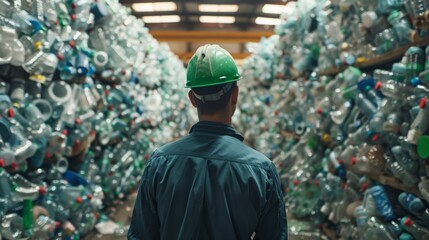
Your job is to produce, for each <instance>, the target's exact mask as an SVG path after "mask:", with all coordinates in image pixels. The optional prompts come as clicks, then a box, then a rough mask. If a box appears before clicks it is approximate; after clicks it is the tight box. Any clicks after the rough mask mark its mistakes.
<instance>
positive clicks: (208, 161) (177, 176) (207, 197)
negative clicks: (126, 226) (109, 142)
mask: <svg viewBox="0 0 429 240" xmlns="http://www.w3.org/2000/svg"><path fill="white" fill-rule="evenodd" d="M279 185H280V183H279V179H278V176H277V174H276V172H275V167H274V165H273V164H272V163H271V162H270V161H269V159H267V158H266V157H265V156H263V155H262V154H261V153H259V152H257V151H255V150H253V149H251V148H249V147H247V146H246V145H244V144H243V143H242V137H241V136H240V135H239V134H238V133H237V132H236V131H235V130H234V129H233V128H231V127H230V126H228V125H224V124H219V123H213V122H200V123H198V124H196V125H195V126H194V127H193V129H192V130H191V133H190V135H188V136H186V137H184V138H182V139H181V140H179V141H177V142H175V143H171V144H167V145H165V146H163V147H162V148H160V149H158V150H157V151H156V152H155V153H154V154H153V156H152V157H151V160H150V162H149V163H148V165H147V167H146V170H145V173H144V175H143V178H142V188H143V189H141V190H140V192H139V197H138V199H137V201H138V202H137V203H136V206H135V208H143V209H137V211H136V209H135V210H134V214H133V220H134V218H138V219H139V220H140V221H133V222H134V223H135V222H140V223H142V224H143V225H144V226H137V225H136V224H132V225H131V226H130V231H129V238H130V239H134V238H133V237H135V239H249V238H250V236H251V235H252V233H253V232H256V238H257V239H286V238H287V224H286V217H285V210H284V201H283V197H282V193H281V191H280V186H279ZM147 224H148V225H147Z"/></svg>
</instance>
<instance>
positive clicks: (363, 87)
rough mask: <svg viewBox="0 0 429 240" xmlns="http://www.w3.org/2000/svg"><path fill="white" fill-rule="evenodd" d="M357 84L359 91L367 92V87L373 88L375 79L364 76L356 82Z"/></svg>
mask: <svg viewBox="0 0 429 240" xmlns="http://www.w3.org/2000/svg"><path fill="white" fill-rule="evenodd" d="M357 86H358V88H359V90H360V91H361V92H367V91H368V87H369V89H373V88H374V87H375V81H374V78H372V77H365V78H364V79H362V80H360V81H359V82H358V83H357Z"/></svg>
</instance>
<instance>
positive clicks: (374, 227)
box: [361, 217, 396, 240]
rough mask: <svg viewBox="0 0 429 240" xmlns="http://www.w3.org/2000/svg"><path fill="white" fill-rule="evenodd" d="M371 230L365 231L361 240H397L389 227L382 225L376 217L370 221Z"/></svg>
mask: <svg viewBox="0 0 429 240" xmlns="http://www.w3.org/2000/svg"><path fill="white" fill-rule="evenodd" d="M368 225H369V228H368V229H367V230H366V231H365V233H364V235H363V237H362V238H361V239H388V240H394V239H396V238H395V236H394V235H393V233H391V232H390V231H389V230H388V229H387V227H386V226H385V225H384V224H382V223H380V222H379V221H378V220H377V218H376V217H371V218H369V220H368Z"/></svg>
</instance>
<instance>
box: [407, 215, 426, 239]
mask: <svg viewBox="0 0 429 240" xmlns="http://www.w3.org/2000/svg"><path fill="white" fill-rule="evenodd" d="M401 226H402V227H403V228H404V229H405V230H406V231H407V232H409V233H411V234H412V235H413V236H414V237H415V238H416V239H428V238H429V229H427V228H424V227H422V226H420V225H418V224H417V223H416V222H414V221H413V220H412V219H411V218H409V217H403V218H402V219H401Z"/></svg>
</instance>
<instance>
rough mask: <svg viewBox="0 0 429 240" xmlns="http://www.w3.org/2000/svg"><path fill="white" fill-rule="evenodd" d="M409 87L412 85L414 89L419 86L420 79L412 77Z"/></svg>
mask: <svg viewBox="0 0 429 240" xmlns="http://www.w3.org/2000/svg"><path fill="white" fill-rule="evenodd" d="M410 82H411V85H413V86H414V87H416V86H417V85H419V84H420V83H421V81H420V78H419V77H413V78H412V79H411V80H410Z"/></svg>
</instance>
